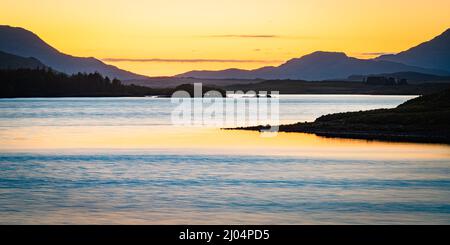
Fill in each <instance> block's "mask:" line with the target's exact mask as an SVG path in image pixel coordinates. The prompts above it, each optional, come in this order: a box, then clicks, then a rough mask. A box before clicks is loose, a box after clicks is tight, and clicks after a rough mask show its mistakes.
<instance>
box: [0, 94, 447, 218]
mask: <svg viewBox="0 0 450 245" xmlns="http://www.w3.org/2000/svg"><path fill="white" fill-rule="evenodd" d="M409 98H411V97H407V96H362V95H352V96H350V95H302V96H283V97H282V98H281V101H280V114H281V115H280V120H281V121H282V122H283V123H287V122H296V121H310V120H313V119H315V118H316V117H318V116H320V115H323V114H327V113H334V112H343V111H358V110H366V109H374V108H390V107H395V106H397V105H398V104H400V103H402V102H404V101H406V100H407V99H409ZM173 107H174V105H173V104H171V103H170V100H169V99H153V98H59V99H40V98H37V99H2V100H0V139H1V141H0V223H2V224H41V223H45V224H67V223H75V224H228V223H233V224H367V223H370V224H373V223H375V224H421V223H425V224H450V147H449V146H446V145H436V144H410V143H385V142H368V141H363V140H344V139H329V138H322V137H317V136H314V135H308V134H299V133H280V134H279V135H278V136H277V137H273V138H264V137H260V134H259V133H258V132H248V131H225V130H220V129H217V128H214V127H208V128H201V127H179V126H172V125H171V124H170V113H171V110H172V109H173Z"/></svg>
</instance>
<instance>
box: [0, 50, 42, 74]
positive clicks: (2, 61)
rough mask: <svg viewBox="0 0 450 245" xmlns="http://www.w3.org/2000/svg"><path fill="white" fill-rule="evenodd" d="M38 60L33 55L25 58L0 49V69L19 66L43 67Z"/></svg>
mask: <svg viewBox="0 0 450 245" xmlns="http://www.w3.org/2000/svg"><path fill="white" fill-rule="evenodd" d="M45 67H46V66H45V65H44V64H42V63H41V62H40V61H39V60H37V59H36V58H33V57H29V58H25V57H21V56H17V55H13V54H8V53H5V52H2V51H0V69H13V70H14V69H19V68H28V69H35V68H45Z"/></svg>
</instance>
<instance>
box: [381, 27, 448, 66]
mask: <svg viewBox="0 0 450 245" xmlns="http://www.w3.org/2000/svg"><path fill="white" fill-rule="evenodd" d="M376 60H385V61H394V62H400V63H403V64H407V65H412V66H420V67H424V68H431V69H440V70H446V71H450V29H447V30H446V31H445V32H444V33H442V34H441V35H439V36H437V37H435V38H433V39H432V40H430V41H428V42H424V43H422V44H420V45H418V46H416V47H413V48H410V49H408V50H406V51H403V52H401V53H398V54H394V55H382V56H380V57H378V58H377V59H376Z"/></svg>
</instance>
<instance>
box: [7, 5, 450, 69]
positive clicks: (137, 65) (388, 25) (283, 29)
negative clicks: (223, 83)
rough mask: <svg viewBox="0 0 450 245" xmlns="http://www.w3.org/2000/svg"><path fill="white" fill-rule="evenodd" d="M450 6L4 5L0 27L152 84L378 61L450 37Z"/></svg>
mask: <svg viewBox="0 0 450 245" xmlns="http://www.w3.org/2000/svg"><path fill="white" fill-rule="evenodd" d="M449 10H450V0H259V1H257V0H226V1H225V0H224V1H218V0H189V1H188V0H128V1H125V0H63V1H58V0H39V1H35V0H20V1H17V0H1V7H0V24H6V25H11V26H20V27H23V28H26V29H28V30H31V31H33V32H34V33H36V34H37V35H39V36H40V37H41V38H42V39H44V40H45V41H46V42H48V43H49V44H51V45H52V46H54V47H55V48H57V49H59V50H60V51H62V52H65V53H68V54H71V55H76V56H94V57H96V58H99V59H103V60H104V61H105V62H107V63H109V64H113V65H116V66H118V67H120V68H123V69H126V70H130V71H133V72H137V73H141V74H146V75H150V76H162V75H174V74H179V73H182V72H185V71H189V70H193V69H197V70H201V69H225V68H231V67H236V68H245V69H250V68H257V67H261V66H266V65H279V64H281V63H283V61H286V60H288V59H290V58H294V57H300V56H302V55H304V54H307V53H310V52H313V51H316V50H323V51H343V52H346V53H347V54H348V55H350V56H356V57H361V58H370V57H373V56H375V55H376V54H378V53H391V52H399V51H402V50H405V49H407V48H410V47H412V46H414V45H417V44H419V43H420V42H423V41H425V40H429V39H431V38H432V37H434V36H436V35H439V34H440V33H442V32H443V31H445V30H446V29H447V28H449V27H450V14H449Z"/></svg>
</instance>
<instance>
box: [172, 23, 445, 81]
mask: <svg viewBox="0 0 450 245" xmlns="http://www.w3.org/2000/svg"><path fill="white" fill-rule="evenodd" d="M449 36H450V31H449V30H447V31H446V32H444V33H443V34H442V35H440V36H438V37H436V38H434V39H433V40H431V41H429V42H426V43H423V44H421V45H419V46H417V47H415V48H412V49H409V50H408V51H405V52H402V53H399V54H397V55H390V56H381V57H378V58H376V59H368V60H365V59H357V58H352V57H348V56H347V55H346V54H344V53H337V52H320V51H319V52H314V53H311V54H308V55H305V56H303V57H301V58H296V59H291V60H289V61H287V62H286V63H284V64H282V65H280V66H278V67H263V68H259V69H255V70H241V69H227V70H221V71H190V72H187V73H183V74H180V75H178V76H177V77H195V78H203V79H207V78H211V79H224V78H234V79H256V78H261V79H301V80H327V79H342V78H347V77H349V76H351V75H355V74H359V75H368V74H381V73H395V72H418V73H425V74H432V75H449V74H450V51H449V50H450V38H449Z"/></svg>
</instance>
